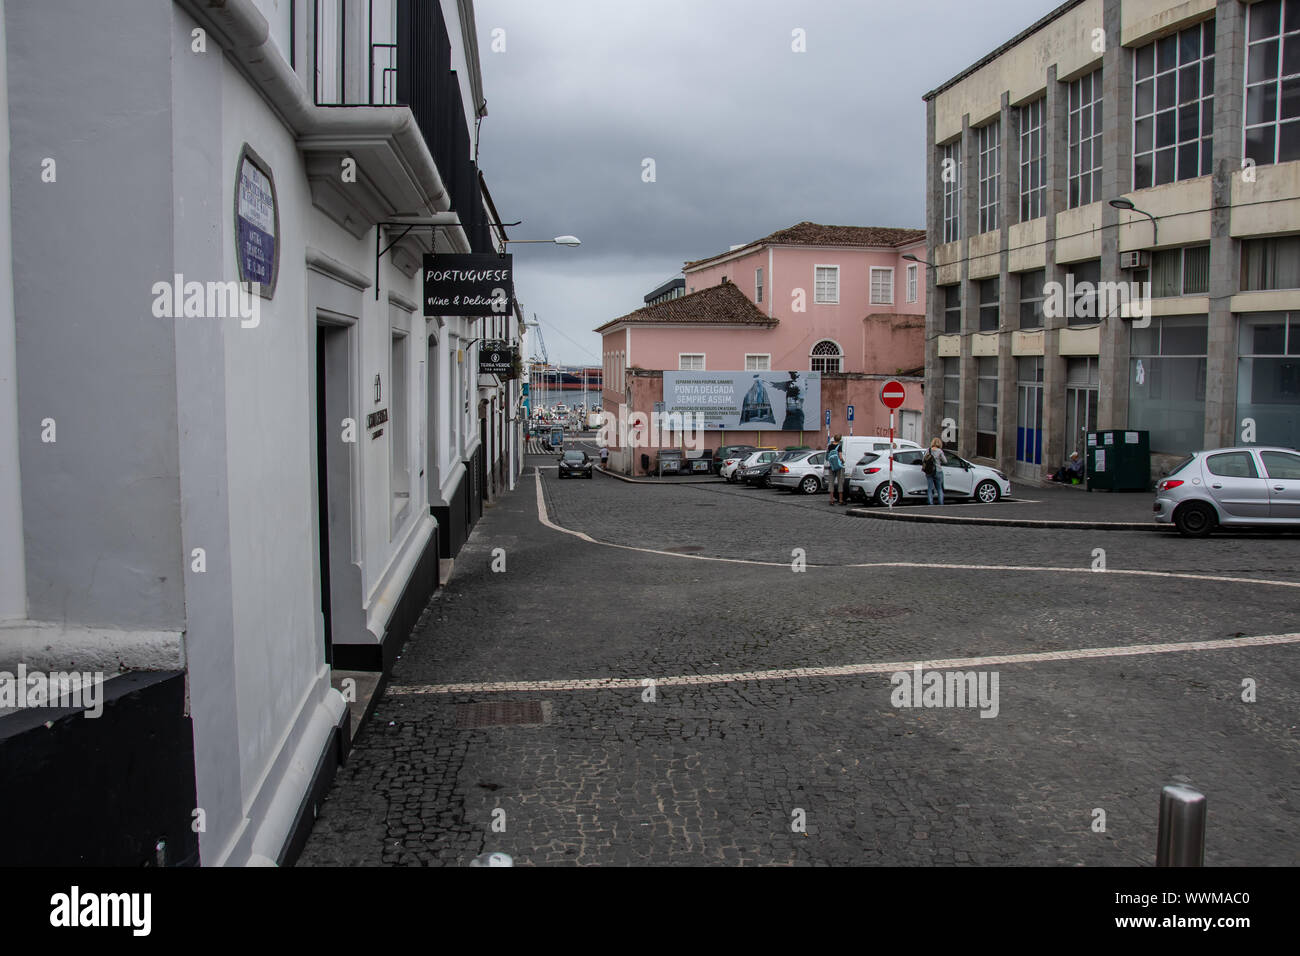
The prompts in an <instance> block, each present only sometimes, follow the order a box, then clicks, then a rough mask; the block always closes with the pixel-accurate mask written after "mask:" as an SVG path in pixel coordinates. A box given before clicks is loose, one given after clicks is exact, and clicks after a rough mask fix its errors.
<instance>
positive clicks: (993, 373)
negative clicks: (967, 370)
mask: <svg viewBox="0 0 1300 956" xmlns="http://www.w3.org/2000/svg"><path fill="white" fill-rule="evenodd" d="M975 370H976V375H977V377H978V380H977V382H976V386H975V388H976V395H975V454H976V455H978V456H979V457H981V458H996V457H997V455H998V360H997V359H996V358H994V357H993V356H991V355H990V356H985V357H983V358H977V359H976V360H975Z"/></svg>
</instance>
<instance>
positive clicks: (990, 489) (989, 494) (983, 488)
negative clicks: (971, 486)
mask: <svg viewBox="0 0 1300 956" xmlns="http://www.w3.org/2000/svg"><path fill="white" fill-rule="evenodd" d="M975 497H976V498H978V499H979V500H980V501H982V502H984V503H985V504H986V505H991V504H993V502H995V501H997V500H998V499H999V498H1001V497H1002V492H1001V491H1000V490H999V489H998V483H997V482H996V481H981V482H980V483H979V484H978V485H976V486H975Z"/></svg>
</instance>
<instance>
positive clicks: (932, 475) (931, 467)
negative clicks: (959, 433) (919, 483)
mask: <svg viewBox="0 0 1300 956" xmlns="http://www.w3.org/2000/svg"><path fill="white" fill-rule="evenodd" d="M947 463H948V456H947V455H945V454H944V453H943V442H941V441H939V439H937V438H935V439H933V440H932V441H931V442H930V450H929V451H927V452H926V453H925V456H924V457H923V458H922V459H921V471H923V472H924V473H925V500H926V501H927V502H928V503H930V504H934V496H935V495H936V494H938V496H939V504H940V505H942V504H943V466H944V465H946V464H947Z"/></svg>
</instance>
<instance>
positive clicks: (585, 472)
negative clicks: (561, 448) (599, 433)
mask: <svg viewBox="0 0 1300 956" xmlns="http://www.w3.org/2000/svg"><path fill="white" fill-rule="evenodd" d="M591 473H592V461H591V458H589V457H588V456H587V453H586V452H585V451H582V450H581V449H578V448H571V449H569V450H568V451H566V452H565V453H564V454H563V455H561V456H560V470H559V474H560V477H561V478H590V477H591Z"/></svg>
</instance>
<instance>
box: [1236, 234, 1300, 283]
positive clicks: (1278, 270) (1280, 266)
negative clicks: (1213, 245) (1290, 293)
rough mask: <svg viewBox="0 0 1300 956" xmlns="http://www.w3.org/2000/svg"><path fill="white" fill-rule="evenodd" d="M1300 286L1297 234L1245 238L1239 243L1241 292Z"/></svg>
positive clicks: (1299, 237) (1299, 254)
mask: <svg viewBox="0 0 1300 956" xmlns="http://www.w3.org/2000/svg"><path fill="white" fill-rule="evenodd" d="M1261 289H1300V236H1278V237H1276V238H1272V239H1247V240H1245V241H1244V242H1242V244H1241V291H1243V292H1255V291H1258V290H1261Z"/></svg>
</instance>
